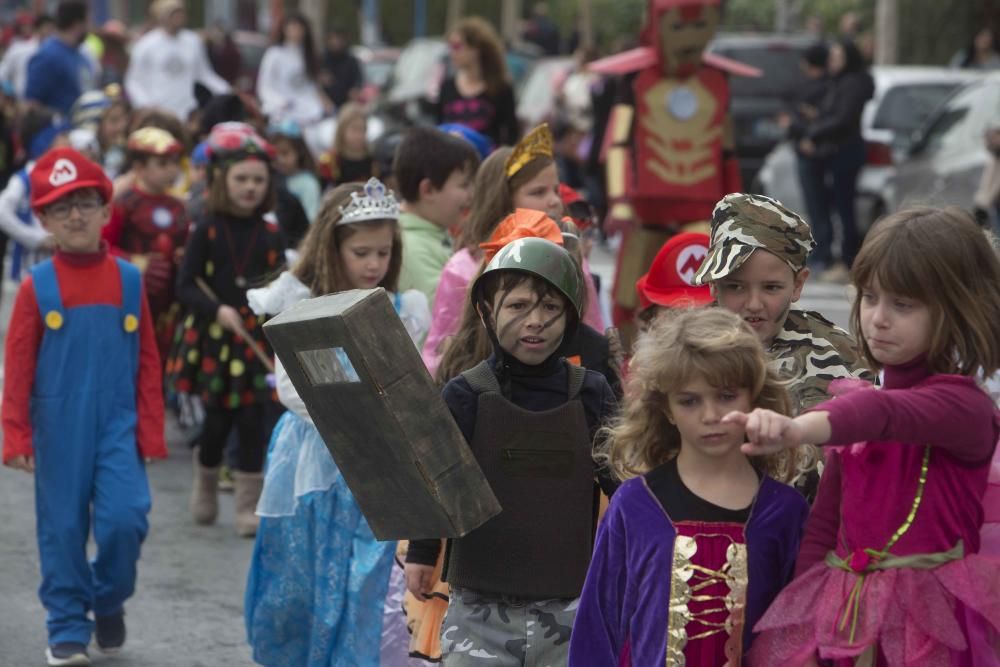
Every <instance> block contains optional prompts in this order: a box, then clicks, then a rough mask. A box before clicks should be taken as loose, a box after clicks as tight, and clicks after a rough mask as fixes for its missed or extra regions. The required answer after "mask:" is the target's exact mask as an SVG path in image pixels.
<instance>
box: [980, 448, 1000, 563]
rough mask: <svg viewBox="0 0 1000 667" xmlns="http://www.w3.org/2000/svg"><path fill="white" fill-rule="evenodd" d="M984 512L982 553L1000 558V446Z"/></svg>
mask: <svg viewBox="0 0 1000 667" xmlns="http://www.w3.org/2000/svg"><path fill="white" fill-rule="evenodd" d="M983 512H984V514H985V522H984V523H983V528H982V532H981V535H982V539H983V543H982V546H981V547H980V549H979V552H980V553H983V554H989V555H991V556H996V557H998V558H1000V445H998V446H997V448H996V451H995V452H994V454H993V465H991V466H990V479H989V482H988V484H987V486H986V495H985V496H983Z"/></svg>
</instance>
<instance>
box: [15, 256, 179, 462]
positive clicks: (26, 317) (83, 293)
mask: <svg viewBox="0 0 1000 667" xmlns="http://www.w3.org/2000/svg"><path fill="white" fill-rule="evenodd" d="M54 263H55V269H56V277H57V279H58V281H59V291H60V294H61V296H62V302H63V306H64V307H65V308H73V307H75V306H87V305H97V304H105V305H114V306H120V305H121V303H122V288H121V279H120V278H119V269H118V266H117V264H116V263H115V260H114V258H113V257H112V256H111V255H109V254H108V251H107V246H106V245H103V247H102V249H101V250H100V251H99V252H98V253H94V254H71V253H63V252H59V253H57V254H56V256H55V258H54ZM44 332H45V325H44V324H43V323H42V317H41V314H40V313H39V311H38V302H37V300H36V298H35V288H34V285H33V283H32V281H31V277H30V276H29V277H28V278H27V279H25V280H24V282H23V283H21V287H20V289H19V290H18V292H17V299H16V300H15V302H14V311H13V313H12V315H11V318H10V327H9V328H8V330H7V343H6V349H5V352H4V387H3V408H2V422H3V461H4V463H7V462H8V461H10V460H11V459H12V458H14V457H17V456H32V455H33V450H32V445H31V437H32V429H31V394H32V388H33V384H34V380H35V366H36V363H37V357H38V350H39V347H40V346H41V343H42V335H43V334H44ZM161 385H162V376H161V370H160V356H159V352H158V351H157V347H156V334H155V331H154V328H153V321H152V316H151V315H150V312H149V304H148V303H147V302H146V297H145V295H143V296H142V313H141V314H140V317H139V370H138V375H137V377H136V412H137V415H136V417H137V420H136V440H137V442H138V447H139V451H140V453H141V454H142V455H143V456H144V457H147V458H166V456H167V447H166V442H165V441H164V437H163V419H164V417H163V393H162V389H161Z"/></svg>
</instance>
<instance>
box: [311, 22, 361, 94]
mask: <svg viewBox="0 0 1000 667" xmlns="http://www.w3.org/2000/svg"><path fill="white" fill-rule="evenodd" d="M320 81H321V83H322V84H323V89H324V90H325V91H326V96H327V97H328V98H330V101H331V102H333V104H334V106H336V107H337V108H338V109H339V108H340V107H342V106H344V105H345V104H347V103H348V102H350V101H351V100H352V99H354V98H355V97H356V96H357V95H358V94H359V93H360V92H361V86H362V84H363V83H364V80H363V78H362V75H361V63H360V62H359V61H358V59H357V58H355V57H354V54H353V53H351V48H350V44H349V43H348V41H347V35H346V34H345V33H344V32H343V31H342V30H334V31H333V32H331V33H330V34H329V35H327V38H326V51H324V52H323V71H322V74H321V76H320Z"/></svg>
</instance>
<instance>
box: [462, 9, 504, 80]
mask: <svg viewBox="0 0 1000 667" xmlns="http://www.w3.org/2000/svg"><path fill="white" fill-rule="evenodd" d="M454 32H457V33H458V34H459V35H460V36H461V37H462V41H463V42H465V43H466V44H467V45H468V46H469V47H470V48H473V49H476V51H477V52H478V53H479V71H480V72H481V73H482V77H483V82H484V83H485V84H486V92H487V93H488V94H489V95H490V96H491V97H493V96H495V95H497V94H499V93H500V91H501V90H502V89H503V87H504V86H509V85H510V75H509V74H508V73H507V60H506V59H505V57H504V48H503V42H502V41H501V40H500V35H498V34H497V31H496V30H494V28H493V26H492V25H490V24H489V23H488V22H487V21H486V20H485V19H483V18H481V17H479V16H467V17H465V18H463V19H462V20H460V21H459V22H458V23H456V24H455V28H454Z"/></svg>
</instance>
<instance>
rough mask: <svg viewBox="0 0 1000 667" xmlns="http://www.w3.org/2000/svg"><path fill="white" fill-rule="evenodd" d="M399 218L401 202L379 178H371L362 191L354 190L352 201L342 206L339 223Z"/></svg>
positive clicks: (346, 223)
mask: <svg viewBox="0 0 1000 667" xmlns="http://www.w3.org/2000/svg"><path fill="white" fill-rule="evenodd" d="M397 219H399V202H398V201H396V197H395V195H393V194H392V190H390V189H389V188H387V187H385V184H384V183H383V182H382V181H380V180H378V179H377V178H369V179H368V182H367V183H365V188H364V190H363V191H362V192H352V193H351V201H350V203H349V204H347V205H346V206H341V207H340V220H339V221H338V222H337V224H338V225H348V224H351V223H352V222H364V221H366V220H397Z"/></svg>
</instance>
